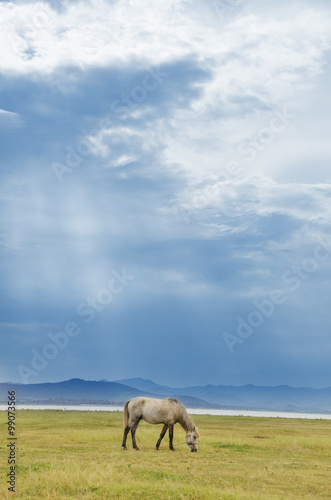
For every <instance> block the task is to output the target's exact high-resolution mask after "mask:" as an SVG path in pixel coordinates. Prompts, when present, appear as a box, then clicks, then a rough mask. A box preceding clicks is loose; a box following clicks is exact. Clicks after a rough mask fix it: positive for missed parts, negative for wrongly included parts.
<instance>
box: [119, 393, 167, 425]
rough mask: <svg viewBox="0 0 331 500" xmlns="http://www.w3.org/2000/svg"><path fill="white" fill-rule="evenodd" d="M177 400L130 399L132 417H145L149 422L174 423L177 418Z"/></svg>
mask: <svg viewBox="0 0 331 500" xmlns="http://www.w3.org/2000/svg"><path fill="white" fill-rule="evenodd" d="M176 403H177V400H175V399H173V398H168V399H155V398H147V397H146V398H144V397H137V398H134V399H131V400H130V403H129V412H130V413H131V414H132V417H133V418H134V417H136V418H140V417H141V418H143V419H144V420H145V421H146V422H148V423H149V424H174V423H175V422H176V419H177V404H176Z"/></svg>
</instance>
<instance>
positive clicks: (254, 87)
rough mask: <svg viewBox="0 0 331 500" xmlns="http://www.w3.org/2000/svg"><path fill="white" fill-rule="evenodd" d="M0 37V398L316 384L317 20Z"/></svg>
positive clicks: (209, 8) (321, 19) (323, 15)
mask: <svg viewBox="0 0 331 500" xmlns="http://www.w3.org/2000/svg"><path fill="white" fill-rule="evenodd" d="M0 19H1V25H2V29H1V46H2V47H3V50H2V51H1V56H0V68H1V73H0V132H1V139H0V141H1V143H0V147H1V191H0V203H1V219H0V251H1V260H0V272H1V285H0V300H1V304H2V307H1V311H2V314H1V320H0V336H1V341H2V342H1V343H2V346H3V347H2V349H1V358H2V359H1V368H0V380H1V381H7V380H12V381H18V382H31V383H38V382H44V381H58V380H65V379H69V378H72V377H81V378H85V379H89V380H98V379H108V380H116V379H122V378H128V377H136V376H139V377H144V378H151V379H153V380H155V381H156V382H159V383H162V384H167V385H173V386H176V385H177V386H180V385H195V384H199V385H203V384H209V383H210V384H234V385H243V384H248V383H253V384H260V385H278V384H289V385H293V386H313V387H326V386H330V385H331V366H330V355H331V335H330V294H329V291H330V283H331V237H330V215H331V212H330V197H331V174H330V156H331V154H330V139H329V130H330V123H329V117H330V108H331V97H330V93H329V87H330V79H331V72H330V65H329V61H330V41H331V35H330V33H331V9H330V5H329V2H326V1H321V0H317V1H314V2H313V1H312V0H304V1H294V2H291V3H290V5H288V2H282V1H280V2H279V1H277V2H262V1H258V0H255V1H254V0H247V1H242V2H241V1H239V0H233V1H230V0H227V1H222V0H219V1H215V2H203V1H202V0H182V1H181V0H168V1H167V2H164V1H161V0H156V1H154V2H149V1H147V0H117V1H116V0H114V1H102V0H95V1H92V0H91V1H77V2H63V1H60V0H57V1H55V0H54V1H49V2H33V1H16V2H10V1H6V2H0Z"/></svg>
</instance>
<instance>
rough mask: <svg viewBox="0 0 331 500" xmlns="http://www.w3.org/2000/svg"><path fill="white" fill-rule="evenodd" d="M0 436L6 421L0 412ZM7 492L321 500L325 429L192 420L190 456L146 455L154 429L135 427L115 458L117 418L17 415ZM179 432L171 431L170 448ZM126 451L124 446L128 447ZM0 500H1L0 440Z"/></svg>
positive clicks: (329, 445)
mask: <svg viewBox="0 0 331 500" xmlns="http://www.w3.org/2000/svg"><path fill="white" fill-rule="evenodd" d="M0 419H1V420H0V422H1V429H2V436H4V437H5V438H6V437H7V434H6V424H5V421H6V413H5V412H0ZM16 420H17V434H16V435H17V438H18V440H17V446H18V450H17V451H18V456H17V463H18V466H17V486H16V491H17V493H16V494H15V495H14V497H15V498H24V499H33V500H35V499H38V498H50V499H86V500H89V499H98V500H99V499H101V500H102V499H125V500H127V499H144V500H146V499H151V500H152V499H153V500H155V499H191V500H194V499H215V500H216V499H217V500H219V499H229V500H230V499H231V500H232V499H240V500H245V499H257V498H259V499H265V500H272V499H276V498H277V499H281V498H282V499H286V500H287V499H299V498H300V499H302V498H310V499H314V498H316V499H317V498H318V499H323V498H324V499H330V498H331V486H330V485H331V480H330V476H331V463H330V456H331V432H330V431H331V421H325V420H300V419H295V420H292V419H280V418H250V417H217V416H206V415H200V416H198V415H195V416H194V421H195V422H196V424H197V425H198V426H199V432H200V443H199V451H198V453H190V452H189V450H188V448H187V446H185V445H182V446H178V447H177V449H176V451H175V452H171V451H170V450H169V448H168V447H167V436H166V437H165V439H164V441H163V442H162V445H161V448H160V450H159V451H158V452H157V451H156V450H155V449H154V446H155V443H156V441H157V438H158V435H159V433H160V430H161V426H152V425H148V424H145V423H143V422H142V423H141V424H140V425H139V428H138V431H137V442H138V445H139V446H140V448H141V449H140V451H138V452H136V451H133V450H132V449H129V450H128V451H122V449H121V446H120V444H121V439H122V414H121V413H108V412H77V411H72V412H70V411H67V412H65V413H64V412H62V411H55V410H51V411H46V410H45V411H19V412H17V416H16ZM184 437H185V433H184V431H183V430H182V429H181V428H180V427H179V426H176V427H175V443H178V442H182V441H183V440H184ZM129 444H130V445H131V442H129ZM0 451H1V462H0V463H1V477H2V481H1V485H0V498H9V497H11V496H13V494H12V493H10V492H8V491H7V486H6V484H5V479H4V478H5V475H6V474H7V472H8V465H7V449H6V443H5V440H4V439H2V441H1V449H0Z"/></svg>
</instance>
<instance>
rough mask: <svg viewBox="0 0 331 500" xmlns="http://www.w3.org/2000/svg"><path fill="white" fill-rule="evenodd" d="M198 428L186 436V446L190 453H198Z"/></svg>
mask: <svg viewBox="0 0 331 500" xmlns="http://www.w3.org/2000/svg"><path fill="white" fill-rule="evenodd" d="M198 438H199V433H198V428H197V427H194V429H193V431H192V432H188V433H187V434H186V444H187V445H188V446H189V447H190V450H191V451H198Z"/></svg>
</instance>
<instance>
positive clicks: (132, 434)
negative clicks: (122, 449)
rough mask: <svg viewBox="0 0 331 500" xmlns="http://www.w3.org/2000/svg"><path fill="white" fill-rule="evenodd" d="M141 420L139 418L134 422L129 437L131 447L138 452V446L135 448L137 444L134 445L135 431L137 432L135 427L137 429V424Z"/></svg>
mask: <svg viewBox="0 0 331 500" xmlns="http://www.w3.org/2000/svg"><path fill="white" fill-rule="evenodd" d="M140 420H141V418H139V419H138V420H136V422H135V423H134V424H133V427H132V429H131V436H132V446H133V448H134V449H135V450H139V448H138V446H137V443H136V430H137V427H138V424H139V422H140Z"/></svg>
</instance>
